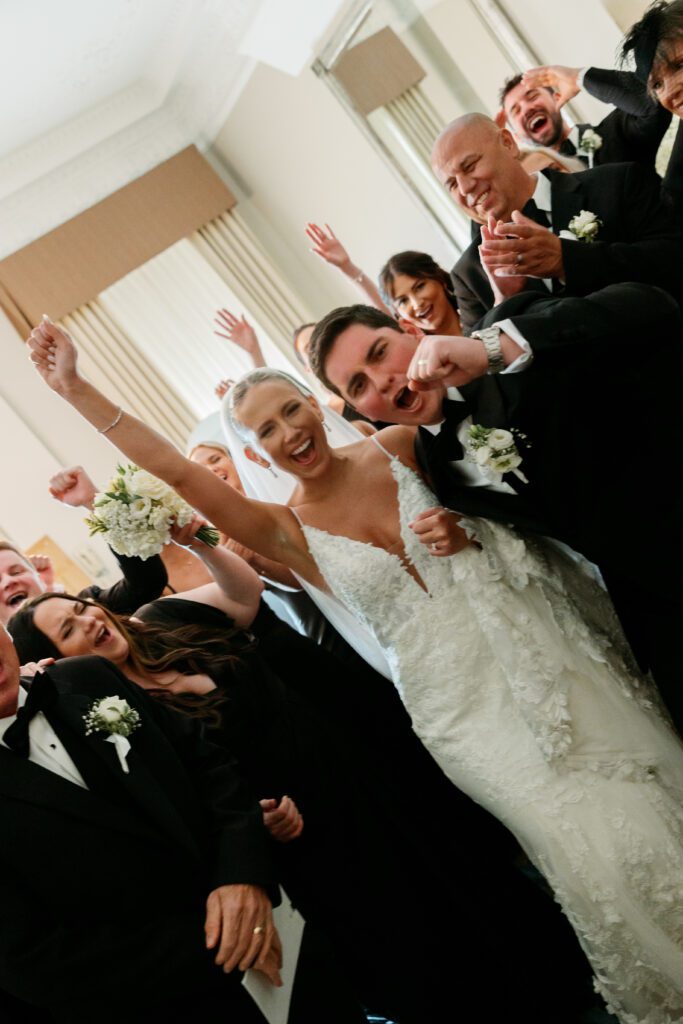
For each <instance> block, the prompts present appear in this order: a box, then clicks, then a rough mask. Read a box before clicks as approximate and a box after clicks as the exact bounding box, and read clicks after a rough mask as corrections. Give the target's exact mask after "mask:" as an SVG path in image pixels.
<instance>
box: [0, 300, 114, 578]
mask: <svg viewBox="0 0 683 1024" xmlns="http://www.w3.org/2000/svg"><path fill="white" fill-rule="evenodd" d="M0 368H1V369H0V480H2V486H1V488H0V527H1V528H2V530H3V531H4V533H5V534H7V535H8V536H9V537H10V538H11V539H12V540H14V541H15V542H16V543H18V544H20V545H21V546H24V547H28V546H29V545H31V544H33V542H34V541H35V540H37V538H38V537H41V536H43V534H46V533H47V534H50V536H51V537H52V538H53V540H55V541H56V543H57V544H59V545H60V547H62V548H63V549H64V550H65V551H66V553H67V554H68V555H69V556H70V557H72V558H74V559H75V560H77V561H81V562H82V557H81V556H82V555H83V554H85V555H86V556H87V555H88V554H91V555H92V557H94V558H95V559H97V560H100V561H102V562H103V563H104V565H106V566H111V565H114V564H115V563H114V562H113V559H111V556H110V555H109V553H108V551H107V549H106V547H105V546H104V545H103V544H102V542H101V541H100V540H99V539H98V538H92V539H90V538H89V537H88V530H87V527H86V526H84V525H83V514H82V513H81V512H80V511H78V510H75V509H71V508H66V507H63V506H61V505H59V504H58V502H56V501H54V500H53V499H52V498H51V497H50V495H49V494H48V491H47V482H48V479H49V478H50V476H52V474H54V473H56V472H57V471H58V470H59V469H62V468H64V467H66V466H69V465H73V464H75V463H80V464H82V465H83V466H85V467H86V469H87V470H88V471H89V472H90V475H91V476H92V477H93V479H94V480H95V482H96V483H97V482H98V481H102V482H106V479H107V478H108V476H109V474H110V473H111V471H112V470H113V468H114V466H115V465H116V452H115V451H114V449H113V448H112V447H111V446H110V445H109V444H108V443H107V441H105V440H104V438H101V437H99V435H98V434H97V433H96V432H95V431H94V430H92V428H90V427H88V426H86V425H84V423H83V420H82V419H81V418H80V416H78V415H77V414H76V413H75V412H73V410H72V409H71V408H70V407H69V406H68V405H67V404H66V402H64V401H62V399H61V398H58V397H57V396H56V395H54V394H53V393H52V392H51V391H49V389H48V388H47V387H46V386H45V385H44V384H43V382H42V381H41V380H40V378H39V377H38V374H37V373H36V372H35V371H34V369H33V367H32V365H31V363H30V362H29V360H28V358H27V356H26V349H25V347H24V345H23V343H22V341H21V339H20V338H19V336H18V335H17V333H16V331H15V330H14V328H13V327H12V326H11V324H10V323H9V321H8V320H7V319H6V317H5V316H4V315H3V314H2V313H0ZM84 549H85V550H84Z"/></svg>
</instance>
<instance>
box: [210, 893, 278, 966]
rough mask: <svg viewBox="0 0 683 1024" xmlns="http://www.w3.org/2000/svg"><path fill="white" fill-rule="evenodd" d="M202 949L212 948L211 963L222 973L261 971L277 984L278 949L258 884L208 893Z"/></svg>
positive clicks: (265, 899) (266, 902)
mask: <svg viewBox="0 0 683 1024" xmlns="http://www.w3.org/2000/svg"><path fill="white" fill-rule="evenodd" d="M204 932H205V935H206V948H207V949H215V950H216V957H215V962H216V964H217V965H218V966H219V967H222V968H223V970H224V972H225V973H226V974H229V973H230V971H233V970H234V969H235V968H236V967H238V968H239V970H240V971H246V970H248V969H249V968H250V967H255V968H256V970H260V971H263V973H264V974H266V975H267V976H268V977H269V978H270V980H271V981H272V983H273V985H277V986H279V985H281V984H282V980H281V978H280V967H281V966H282V955H281V948H280V946H279V937H278V934H277V929H276V928H275V925H274V923H273V911H272V907H271V903H270V900H269V899H268V896H267V895H266V892H265V890H264V889H262V888H261V886H258V885H241V884H235V885H221V886H220V887H219V888H218V889H214V890H213V892H211V893H209V898H208V899H207V901H206V920H205V923H204Z"/></svg>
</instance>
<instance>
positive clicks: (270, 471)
mask: <svg viewBox="0 0 683 1024" xmlns="http://www.w3.org/2000/svg"><path fill="white" fill-rule="evenodd" d="M268 472H269V473H270V474H271V476H277V473H276V472H275V470H274V469H273V467H272V466H268Z"/></svg>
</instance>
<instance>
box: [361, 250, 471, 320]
mask: <svg viewBox="0 0 683 1024" xmlns="http://www.w3.org/2000/svg"><path fill="white" fill-rule="evenodd" d="M379 283H380V288H381V289H382V292H383V294H384V297H385V299H386V302H387V304H388V305H389V306H391V308H392V309H393V311H394V314H395V315H396V317H397V319H398V320H399V321H403V323H407V324H412V325H413V327H417V328H418V329H419V330H420V331H422V332H423V333H424V334H454V335H458V336H460V335H461V334H462V327H461V326H460V317H459V316H458V307H457V305H456V301H455V295H454V294H453V285H452V283H451V278H450V275H449V274H448V272H447V271H445V270H444V269H443V267H440V266H439V264H438V263H437V262H436V260H434V259H432V257H431V256H429V255H428V254H427V253H426V252H413V251H412V250H408V251H407V252H397V253H396V255H394V256H391V257H390V258H389V259H388V260H387V262H386V263H385V264H384V266H383V267H382V269H381V270H380V272H379Z"/></svg>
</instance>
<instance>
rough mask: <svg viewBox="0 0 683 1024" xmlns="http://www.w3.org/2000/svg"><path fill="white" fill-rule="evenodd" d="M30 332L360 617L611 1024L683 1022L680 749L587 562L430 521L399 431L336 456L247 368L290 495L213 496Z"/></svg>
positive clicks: (55, 334) (72, 390)
mask: <svg viewBox="0 0 683 1024" xmlns="http://www.w3.org/2000/svg"><path fill="white" fill-rule="evenodd" d="M29 344H30V347H31V350H32V354H31V358H32V360H33V361H34V363H35V364H36V367H37V369H38V371H39V372H40V374H41V375H42V376H43V378H44V379H45V381H46V383H47V384H48V385H49V386H50V387H51V388H52V389H53V390H55V391H56V392H58V393H59V394H61V395H62V396H63V397H64V398H65V399H66V400H67V401H68V402H70V403H71V405H73V406H74V408H76V409H77V410H78V411H79V412H80V413H81V414H82V415H83V416H84V417H85V418H86V419H87V420H89V422H90V423H92V424H93V426H95V427H96V428H97V429H98V430H100V431H101V432H104V433H106V434H107V436H108V437H109V438H110V439H111V441H112V442H113V443H114V444H115V445H116V447H118V448H119V449H120V450H121V451H122V452H123V453H124V454H125V455H126V456H128V457H129V458H130V459H131V460H133V461H135V462H136V463H137V464H138V465H140V466H142V467H143V468H145V469H147V470H148V471H150V472H151V473H154V474H155V475H156V476H159V477H161V478H162V479H163V480H165V481H166V482H167V483H169V484H170V485H171V486H173V487H174V488H176V490H177V491H178V492H179V493H180V494H181V495H182V496H183V497H184V498H185V499H186V500H187V501H189V502H191V503H192V504H193V505H194V506H195V507H196V508H198V509H199V510H200V512H201V513H202V514H203V515H204V516H206V517H207V518H208V519H210V520H211V521H212V522H213V523H215V525H216V526H217V527H218V528H220V529H221V530H223V531H224V532H226V533H229V534H230V536H232V537H234V538H235V539H236V540H237V541H238V542H239V543H241V544H244V545H245V546H247V547H249V548H251V549H253V550H256V551H258V552H259V553H260V554H261V555H263V556H265V557H266V558H271V559H274V560H275V561H279V562H282V563H284V564H286V565H288V566H289V567H290V568H291V569H292V570H293V571H294V572H296V573H298V574H300V575H301V576H302V577H303V578H304V579H306V580H307V581H309V582H310V583H312V584H314V585H315V586H317V587H320V588H322V589H327V590H329V591H332V592H333V593H334V594H336V595H337V596H338V597H340V598H341V600H342V601H343V602H344V603H345V604H346V605H347V606H348V607H349V608H350V609H351V611H352V612H353V613H354V614H355V615H356V616H357V618H358V619H359V620H360V621H361V622H362V623H363V624H364V625H366V626H368V627H369V628H370V630H371V631H372V632H373V633H374V635H375V636H376V637H377V639H378V641H379V643H380V645H381V646H382V648H383V650H384V652H385V654H386V656H387V659H388V662H389V664H390V667H391V671H392V676H393V679H394V683H395V685H396V687H397V688H398V690H399V692H400V694H401V697H402V699H403V701H404V702H405V705H406V707H407V708H408V710H409V712H410V714H411V716H412V719H413V726H414V729H415V731H416V732H417V733H418V735H419V736H420V737H421V739H422V740H423V742H424V743H425V745H426V746H427V747H428V748H429V750H430V751H431V753H432V755H433V756H434V757H435V758H436V760H437V761H438V762H439V764H440V765H441V767H442V768H443V770H444V771H445V772H446V774H447V775H448V776H449V777H450V778H451V779H452V781H453V782H454V783H455V784H456V785H457V786H458V787H459V788H460V789H462V790H464V791H465V792H466V793H468V794H469V795H470V796H471V797H473V798H474V799H475V800H477V801H478V802H479V803H481V804H482V805H483V806H484V807H486V808H487V809H488V810H489V811H491V812H492V813H493V814H495V815H496V816H497V817H499V818H500V819H501V820H502V821H503V822H504V823H505V824H506V825H507V826H508V828H509V829H510V830H511V831H512V832H514V834H515V835H516V836H517V838H518V839H519V841H520V842H521V844H522V845H523V846H524V848H525V850H526V851H527V853H528V855H529V857H530V858H531V859H532V860H533V861H534V863H535V864H536V865H537V866H538V868H539V869H540V871H541V872H542V873H543V875H544V876H545V877H546V879H547V880H548V882H549V883H550V885H551V886H552V887H553V889H554V891H555V894H556V896H557V899H558V900H559V901H560V902H561V904H562V906H563V908H564V911H565V913H566V914H567V916H568V917H569V919H570V921H571V923H572V925H573V926H574V928H575V930H576V932H577V935H578V937H579V940H580V942H581V944H582V945H583V948H584V950H585V952H586V953H587V955H588V957H589V959H590V960H591V962H592V965H593V970H594V973H595V984H596V987H597V988H598V990H599V991H600V992H601V994H602V995H603V997H604V998H605V1000H606V1001H607V1003H608V1005H609V1006H610V1008H611V1009H612V1011H613V1012H615V1013H616V1014H617V1015H618V1016H619V1019H620V1020H621V1021H622V1024H672V1022H674V1021H677V1020H680V1019H681V1018H683V747H682V746H681V744H680V742H679V740H678V738H677V737H676V736H675V734H674V733H673V731H672V730H671V729H670V727H669V725H668V724H667V722H666V721H665V720H664V719H663V718H662V717H660V714H659V712H658V710H657V707H656V706H653V704H652V702H651V700H650V698H649V695H648V692H647V691H646V690H645V688H644V687H643V686H642V684H640V683H639V682H638V680H637V678H635V677H634V676H633V675H631V673H630V670H629V668H628V667H627V665H626V662H625V657H626V655H625V654H624V647H623V646H622V644H621V642H620V641H619V640H618V639H616V637H617V636H618V632H617V630H616V627H615V626H614V619H613V617H612V616H611V613H610V609H609V607H608V605H607V603H606V599H605V598H604V597H603V595H602V593H601V592H600V591H599V589H598V588H597V586H596V585H595V584H594V583H593V582H592V581H591V580H589V579H588V578H587V577H586V576H584V574H583V573H582V571H581V569H580V568H578V567H577V566H576V565H575V564H574V563H573V562H572V561H571V560H569V559H567V558H566V557H565V556H564V555H562V554H561V553H559V552H557V551H556V550H555V549H554V548H552V547H550V546H544V545H542V544H541V543H538V542H529V541H523V540H522V539H521V538H520V537H519V536H518V535H516V534H515V533H514V532H512V531H510V530H508V529H506V528H503V527H501V526H498V525H496V524H494V523H490V522H487V521H484V520H479V519H477V520H474V519H472V520H469V521H465V520H462V519H461V520H460V521H457V517H456V516H454V515H453V514H447V513H441V514H438V513H436V512H435V510H434V509H433V505H434V498H433V495H431V494H430V492H429V491H428V489H427V488H426V486H425V485H424V483H423V482H422V480H421V479H420V477H419V475H418V471H417V468H416V466H415V463H414V457H413V445H412V440H413V434H412V431H411V430H410V429H408V428H405V427H389V428H387V429H386V430H382V431H380V432H379V433H378V434H376V435H374V436H373V437H371V438H366V439H364V440H361V441H359V442H358V443H355V444H351V445H347V446H345V447H342V448H336V449H332V448H330V447H329V444H328V442H327V438H326V433H325V430H324V429H323V422H322V421H323V413H322V412H321V410H320V407H319V406H318V404H317V402H316V401H315V399H314V398H313V397H312V396H311V395H309V394H305V393H304V392H303V391H302V390H299V388H298V386H297V384H296V383H295V382H294V381H293V380H292V379H291V378H289V377H287V376H286V375H283V374H281V373H279V372H278V371H274V370H268V369H262V370H256V371H253V372H252V373H250V374H247V376H246V377H244V378H243V379H242V380H241V381H240V382H239V383H238V384H237V385H236V386H235V387H234V389H233V392H232V395H231V407H232V419H233V422H234V425H235V427H236V429H237V430H238V432H239V433H240V434H241V435H242V437H243V438H244V439H245V440H246V441H247V445H248V449H249V450H248V455H249V457H250V458H252V459H253V460H255V461H258V462H260V463H261V464H263V465H266V466H267V465H269V464H270V463H272V464H274V465H275V466H277V467H280V468H281V469H282V470H284V471H286V472H288V473H291V474H293V475H294V476H295V477H296V479H297V485H296V487H295V489H294V492H293V494H292V496H291V499H290V502H289V507H285V506H282V505H274V504H268V503H265V502H260V501H253V500H250V499H248V498H245V497H243V496H242V495H240V494H239V493H238V492H236V491H232V490H229V489H227V488H226V487H225V486H224V485H223V483H222V481H220V480H218V479H217V478H216V477H215V476H214V475H213V474H212V473H211V472H209V471H207V470H205V469H204V468H203V467H201V466H199V465H197V464H196V463H192V462H189V461H188V460H187V459H185V458H184V457H183V456H182V455H181V454H180V453H179V452H178V451H176V449H175V448H173V446H172V445H171V444H170V443H168V442H166V441H165V440H164V439H163V438H161V437H160V436H159V435H158V434H156V433H155V432H154V431H153V430H151V429H150V428H148V427H146V426H145V425H144V424H142V423H141V422H139V421H138V420H135V419H134V418H133V417H132V416H129V415H128V414H122V413H121V410H120V409H118V408H117V407H116V406H115V405H114V404H113V403H112V402H110V401H109V400H108V399H106V398H105V397H104V396H103V395H102V394H100V393H99V392H98V391H97V390H96V389H95V388H94V387H93V386H92V385H90V384H88V383H87V382H86V381H85V380H83V378H82V377H80V375H79V373H78V370H77V367H76V350H75V347H74V345H73V343H72V341H71V340H70V338H69V337H68V335H66V334H65V333H64V332H63V331H61V330H60V329H59V328H57V327H56V326H55V325H53V324H51V323H50V322H49V321H47V320H46V321H44V322H43V323H42V324H41V325H40V327H38V328H36V329H35V330H34V331H33V332H32V335H31V338H30V339H29ZM452 552H457V553H456V554H455V555H454V557H447V556H448V555H449V554H450V553H452Z"/></svg>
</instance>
